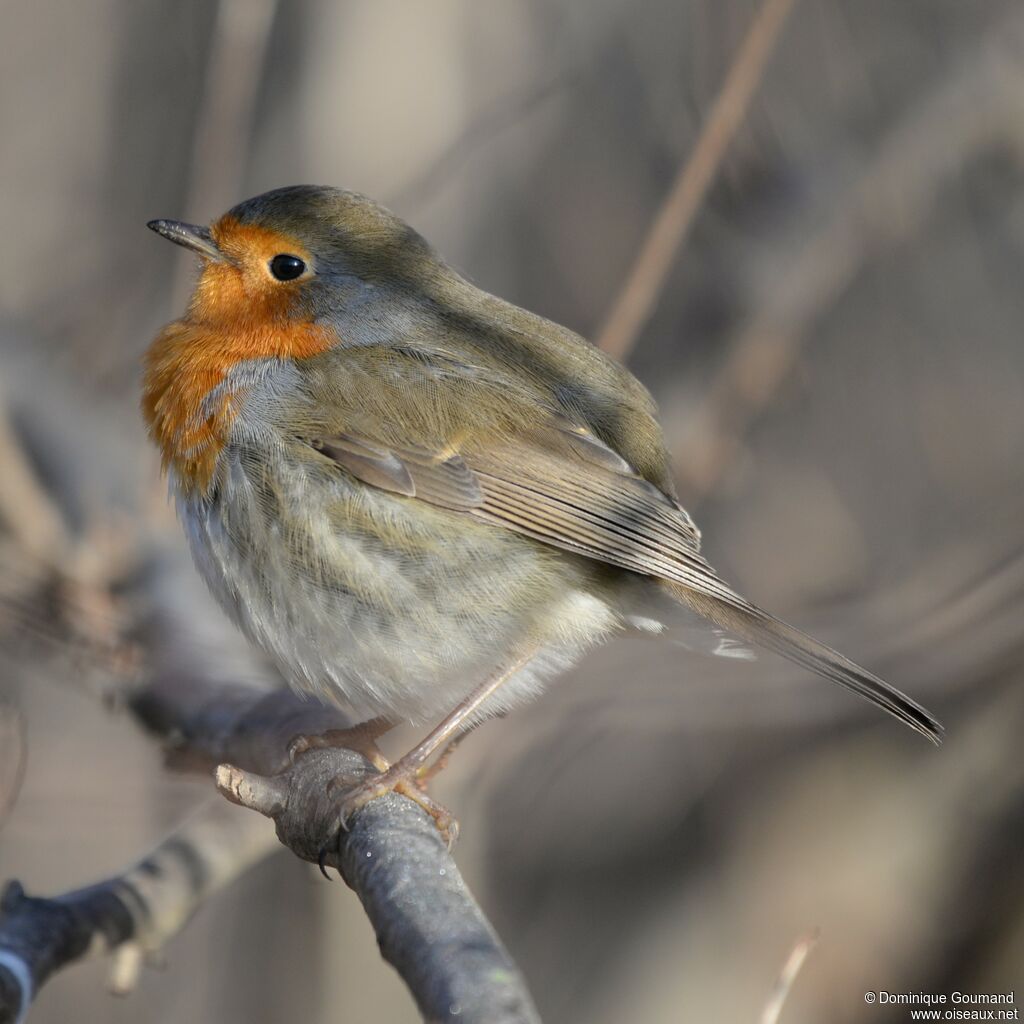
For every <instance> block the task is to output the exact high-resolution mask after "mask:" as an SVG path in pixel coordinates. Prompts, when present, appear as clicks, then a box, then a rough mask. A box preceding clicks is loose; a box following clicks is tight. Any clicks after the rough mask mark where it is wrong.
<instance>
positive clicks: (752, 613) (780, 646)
mask: <svg viewBox="0 0 1024 1024" xmlns="http://www.w3.org/2000/svg"><path fill="white" fill-rule="evenodd" d="M664 586H665V587H666V589H668V590H669V591H670V593H671V594H672V596H673V597H675V598H676V600H678V601H680V602H681V603H682V604H684V605H686V606H687V607H689V608H691V609H693V611H695V612H697V613H698V614H699V615H702V616H704V618H706V619H709V620H710V621H711V622H713V623H714V624H715V625H716V626H719V627H720V628H722V629H725V630H728V631H729V632H731V633H734V634H736V635H737V636H739V637H740V638H741V639H743V640H745V641H747V642H748V643H752V644H756V645H757V646H759V647H764V648H766V649H768V650H770V651H774V652H775V653H776V654H781V655H782V656H783V657H784V658H788V659H789V660H790V661H793V662H796V664H798V665H801V666H803V667H804V668H807V669H810V670H811V671H812V672H816V673H817V674H818V675H820V676H823V677H824V678H825V679H831V680H832V681H833V682H835V683H839V685H840V686H845V687H846V688H847V689H848V690H852V691H853V692H854V693H856V694H858V695H859V696H861V697H863V698H865V699H866V700H869V701H871V702H872V703H873V704H877V705H878V706H879V707H880V708H883V709H884V710H886V711H888V712H889V714H891V715H893V716H894V717H896V718H898V719H899V720H900V721H901V722H905V723H906V724H907V725H909V726H910V728H911V729H914V730H915V731H916V732H919V733H921V735H922V736H926V737H927V738H928V739H929V740H931V741H932V743H935V744H936V745H938V744H939V743H941V742H942V733H943V729H942V725H941V723H940V722H939V721H938V720H937V719H936V718H935V717H934V716H933V715H932V714H931V712H929V711H928V710H926V709H925V708H923V707H921V705H920V704H918V703H916V702H915V701H913V700H911V699H910V698H909V697H908V696H906V694H903V693H900V691H899V690H897V689H895V688H894V687H892V686H890V685H889V684H888V683H887V682H885V681H884V680H882V679H879V678H878V676H876V675H873V674H872V673H870V672H868V671H867V669H863V668H861V667H860V665H857V664H855V663H854V662H852V661H850V659H849V658H845V657H843V655H841V654H839V653H838V652H837V651H833V650H832V648H831V647H826V646H825V644H823V643H820V642H819V641H817V640H815V639H814V638H813V637H810V636H808V635H807V634H806V633H802V632H801V631H800V630H799V629H796V628H795V627H793V626H790V625H789V624H788V623H786V622H783V621H782V620H781V619H777V618H775V617H774V616H773V615H769V614H768V613H767V612H765V611H762V610H761V609H760V608H758V607H756V606H755V605H752V604H750V603H748V602H747V601H745V600H744V599H743V598H740V597H739V596H738V595H737V600H736V602H735V603H733V602H732V601H729V600H725V599H723V598H721V597H715V596H712V595H710V594H707V593H702V592H700V591H697V590H692V589H690V588H689V587H685V586H682V585H681V584H678V583H674V582H669V581H664Z"/></svg>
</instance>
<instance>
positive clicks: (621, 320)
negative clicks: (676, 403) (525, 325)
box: [596, 0, 794, 360]
mask: <svg viewBox="0 0 1024 1024" xmlns="http://www.w3.org/2000/svg"><path fill="white" fill-rule="evenodd" d="M793 4H794V0H763V3H762V4H761V9H760V10H759V11H758V13H757V17H756V18H755V19H754V21H753V23H752V24H751V26H750V28H749V30H748V31H747V35H746V38H745V39H744V40H743V44H742V46H741V47H740V50H739V53H738V54H737V55H736V59H735V60H734V61H733V64H732V67H731V68H730V69H729V74H728V76H727V77H726V80H725V83H724V85H723V86H722V90H721V92H720V93H719V94H718V98H717V99H716V100H715V103H714V105H713V106H712V108H711V113H710V114H709V115H708V119H707V121H706V122H705V124H704V128H703V130H702V132H701V134H700V137H699V138H698V139H697V145H696V146H695V147H694V149H693V152H692V154H691V155H690V158H689V159H688V160H687V161H686V162H685V163H684V164H683V166H682V167H681V169H680V171H679V173H678V175H677V176H676V180H675V182H674V183H673V185H672V188H671V190H670V191H669V194H668V196H667V197H666V198H665V201H664V202H663V203H662V205H661V208H660V209H659V210H658V212H657V214H656V215H655V218H654V220H653V222H652V223H651V227H650V229H649V231H648V233H647V237H646V239H645V240H644V243H643V246H642V247H641V249H640V252H639V254H638V256H637V258H636V262H635V263H634V264H633V269H632V270H631V271H630V273H629V277H628V278H627V279H626V283H625V285H624V286H623V287H622V290H621V291H620V292H619V294H618V297H617V298H616V300H615V303H614V305H613V306H612V309H611V312H610V313H609V314H608V319H607V321H606V322H605V325H604V327H603V329H602V330H601V332H600V334H599V335H598V339H597V342H596V344H597V345H598V347H599V348H601V349H603V350H604V351H605V352H607V353H608V354H609V355H610V356H613V357H614V358H616V359H619V360H624V359H625V358H626V357H627V356H628V355H629V353H630V351H631V350H632V348H633V346H634V345H635V344H636V340H637V338H638V337H639V335H640V332H641V331H642V330H643V328H644V325H645V324H646V323H647V321H648V319H649V318H650V316H651V313H652V312H653V311H654V306H655V303H656V302H657V299H658V295H659V294H660V292H661V289H662V288H663V287H664V285H665V279H666V278H667V277H668V273H669V270H670V269H671V267H672V263H673V261H674V260H675V258H676V254H677V252H678V250H679V247H680V246H681V245H682V243H683V240H684V239H685V238H686V235H687V232H688V231H689V229H690V226H691V224H692V223H693V218H694V215H695V214H696V213H697V210H698V209H699V208H700V204H701V202H702V200H703V199H704V196H705V194H706V193H707V190H708V186H709V185H710V184H711V181H712V179H713V178H714V175H715V171H716V170H717V169H718V165H719V164H720V163H721V161H722V157H723V156H724V154H725V151H726V149H727V148H728V146H729V143H730V142H731V141H732V139H733V136H734V135H735V134H736V130H737V129H738V128H739V126H740V124H741V123H742V122H743V118H744V116H745V114H746V112H747V108H748V106H749V105H750V100H751V98H752V97H753V95H754V93H755V91H756V89H757V86H758V83H759V82H760V81H761V77H762V75H763V74H764V69H765V65H766V64H767V62H768V58H769V57H770V56H771V53H772V50H773V49H774V47H775V42H776V40H777V39H778V36H779V32H780V30H781V29H782V26H783V24H784V22H785V20H786V17H787V15H788V14H789V12H790V10H791V9H792V7H793Z"/></svg>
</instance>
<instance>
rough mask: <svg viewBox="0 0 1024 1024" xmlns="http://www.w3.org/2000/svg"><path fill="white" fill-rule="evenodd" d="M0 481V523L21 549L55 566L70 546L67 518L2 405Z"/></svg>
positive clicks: (0, 420)
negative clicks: (51, 498)
mask: <svg viewBox="0 0 1024 1024" xmlns="http://www.w3.org/2000/svg"><path fill="white" fill-rule="evenodd" d="M0 480H3V486H2V487H0V521H3V523H4V524H5V525H6V526H7V528H8V529H9V530H10V531H11V533H12V534H13V536H14V539H15V541H16V542H17V543H18V544H19V545H20V546H21V547H22V548H24V549H25V550H26V551H27V552H29V553H30V554H32V555H34V556H35V557H37V558H40V559H44V560H45V561H47V562H48V563H51V564H52V563H53V562H55V561H56V560H57V559H59V557H60V553H61V552H62V551H63V550H64V549H65V548H66V547H67V543H68V537H67V530H66V528H65V525H64V517H63V516H62V515H61V513H60V511H59V510H58V508H57V507H56V506H55V505H54V503H53V502H52V501H51V500H50V497H49V495H48V494H47V492H46V490H45V489H44V487H43V486H42V484H41V483H40V482H39V478H38V477H37V475H36V472H35V470H34V469H33V467H32V465H31V464H30V462H29V460H28V458H27V457H26V454H25V449H24V446H23V445H22V444H21V440H20V438H19V437H18V436H17V434H16V433H15V430H14V426H13V424H12V423H11V421H10V418H9V416H8V413H7V409H6V408H5V407H4V406H3V405H2V404H0Z"/></svg>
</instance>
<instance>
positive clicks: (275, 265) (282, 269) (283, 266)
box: [270, 252, 306, 281]
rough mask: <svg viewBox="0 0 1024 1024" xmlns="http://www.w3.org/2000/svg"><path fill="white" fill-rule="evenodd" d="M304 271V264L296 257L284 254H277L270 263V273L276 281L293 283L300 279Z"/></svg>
mask: <svg viewBox="0 0 1024 1024" xmlns="http://www.w3.org/2000/svg"><path fill="white" fill-rule="evenodd" d="M305 271H306V264H305V263H303V261H302V260H300V259H299V257H298V256H289V255H288V253H286V252H281V253H278V254H277V255H276V256H275V257H274V258H273V259H272V260H271V261H270V272H271V273H272V274H273V275H274V277H276V278H277V279H278V281H294V280H295V278H297V277H302V275H303V274H304V273H305Z"/></svg>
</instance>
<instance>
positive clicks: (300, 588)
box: [142, 185, 941, 829]
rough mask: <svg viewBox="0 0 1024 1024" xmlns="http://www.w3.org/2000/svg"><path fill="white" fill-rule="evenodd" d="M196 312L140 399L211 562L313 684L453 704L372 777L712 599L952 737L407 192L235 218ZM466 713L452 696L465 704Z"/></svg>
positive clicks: (387, 704) (208, 247) (293, 678)
mask: <svg viewBox="0 0 1024 1024" xmlns="http://www.w3.org/2000/svg"><path fill="white" fill-rule="evenodd" d="M149 227H151V228H152V229H153V230H154V231H156V232H158V233H159V234H161V235H163V236H164V237H165V238H168V239H170V240H171V241H172V242H176V243H178V244H179V245H183V246H185V247H186V248H188V249H191V250H193V251H194V252H195V253H197V254H198V256H199V257H200V258H201V261H202V263H201V271H200V274H199V278H198V282H197V284H196V287H195V292H194V294H193V296H192V299H191V301H190V303H189V307H188V311H187V312H186V314H185V315H184V316H183V317H182V318H181V319H180V320H175V321H174V322H173V323H171V324H169V325H168V326H167V327H165V328H164V329H163V331H162V332H161V333H160V334H159V335H158V336H157V338H156V340H155V341H154V342H153V344H152V346H151V348H150V349H149V352H148V354H147V356H146V362H145V379H144V398H143V402H142V407H143V410H144V413H145V417H146V421H147V423H148V426H149V432H150V435H151V436H152V438H153V440H154V441H155V442H156V444H157V446H158V447H159V448H160V451H161V453H162V455H163V463H164V465H165V467H166V468H167V470H168V473H169V475H170V481H171V486H172V491H173V493H174V495H175V496H176V501H177V506H178V510H179V514H180V517H181V519H182V521H183V523H184V528H185V532H186V534H187V535H188V539H189V542H190V545H191V548H192V552H193V555H194V557H195V561H196V564H197V566H198V568H199V570H200V572H201V573H202V575H203V577H204V578H205V580H206V582H207V584H208V585H209V587H210V589H211V590H212V591H213V593H214V595H215V596H216V597H217V599H218V600H219V601H220V603H221V604H222V605H223V606H224V608H225V609H226V610H227V612H228V613H229V614H230V616H231V617H232V618H233V619H234V621H235V622H236V623H237V624H238V626H239V627H240V628H241V629H242V630H243V631H244V632H245V634H246V635H247V636H248V637H249V638H250V640H251V641H252V642H253V643H255V644H257V645H258V646H259V647H261V648H262V649H263V650H264V651H266V652H267V653H268V654H269V655H270V656H271V658H272V659H273V660H274V661H275V662H276V663H277V664H278V665H279V666H280V668H281V670H282V672H283V673H284V675H285V677H286V678H287V679H288V680H289V681H290V682H291V684H292V685H293V686H295V687H297V688H299V689H301V690H305V691H311V692H312V693H314V694H316V695H318V696H320V697H323V698H327V699H330V700H336V701H340V702H342V703H343V704H345V705H346V706H348V707H349V709H350V710H351V711H353V712H354V713H355V714H357V715H359V716H363V717H366V718H367V719H371V720H372V721H371V722H370V723H368V725H367V727H366V729H365V730H364V733H365V738H366V739H367V740H368V741H372V739H373V738H375V737H376V736H377V735H379V733H380V732H382V731H384V730H386V729H387V728H388V727H389V726H390V725H393V724H396V723H398V722H399V721H403V720H406V721H423V720H428V719H435V718H438V717H441V718H442V720H441V723H440V725H438V726H437V727H436V728H435V729H434V730H433V731H432V732H431V733H430V734H429V735H428V736H427V738H426V739H425V740H424V741H423V742H422V743H421V744H419V746H417V747H416V748H415V749H414V750H412V751H410V752H409V753H408V754H407V755H405V756H404V757H402V758H401V759H400V760H398V761H396V762H395V763H394V764H393V765H390V766H389V765H387V764H386V762H383V761H382V759H381V758H380V757H379V755H378V754H376V753H375V756H374V759H375V763H377V764H378V765H379V767H381V768H382V772H381V774H379V775H377V776H374V777H373V778H372V779H371V780H370V781H369V782H368V783H365V784H363V785H361V786H359V787H357V788H356V789H355V790H353V791H351V792H350V793H349V794H348V795H347V798H346V801H345V804H344V808H345V813H346V814H351V813H352V812H353V811H354V810H356V809H357V808H358V807H359V806H361V805H362V804H364V803H365V802H366V801H367V800H369V799H372V798H373V797H375V796H378V795H380V794H382V793H384V792H387V791H389V790H393V789H396V790H399V791H402V792H406V793H407V794H409V795H411V796H412V797H413V798H414V799H417V800H419V801H420V802H421V803H422V804H424V806H426V807H427V808H428V809H429V810H431V812H432V813H433V814H434V815H435V817H436V818H438V820H439V823H440V824H441V825H442V827H444V828H448V829H450V828H451V827H452V822H451V820H450V818H449V817H447V816H446V814H445V812H443V810H442V809H440V808H438V807H437V805H435V804H433V803H432V802H431V801H430V800H429V799H428V798H427V797H426V795H425V793H424V792H423V789H422V787H421V786H420V785H419V780H420V779H421V777H422V776H423V775H424V773H425V771H426V766H427V764H428V762H429V760H430V759H431V758H432V757H433V755H435V754H436V753H437V752H438V751H439V750H441V749H442V748H443V747H444V746H445V745H446V744H448V743H449V742H450V741H452V740H453V739H454V738H455V737H456V736H457V735H459V734H460V733H461V732H462V731H463V730H464V729H465V728H466V727H467V726H469V725H472V724H474V723H476V722H478V721H480V720H481V719H482V718H485V717H487V716H489V715H492V714H495V713H498V712H502V711H505V710H507V709H509V708H511V707H513V706H514V705H516V704H519V703H521V702H522V701H525V700H527V699H530V698H533V697H535V696H537V695H538V694H539V693H540V691H541V690H542V688H543V686H544V684H545V682H546V681H547V680H548V679H549V678H550V677H552V676H553V675H556V674H557V673H559V672H561V671H562V670H564V669H565V668H566V667H567V666H569V665H571V664H572V663H573V662H574V661H575V660H576V659H577V658H579V657H580V655H581V654H582V653H583V652H584V651H586V650H587V649H588V648H589V647H591V646H592V645H594V644H596V643H599V642H600V641H602V640H605V639H607V638H608V637H610V636H612V635H613V634H615V633H617V632H619V631H621V630H623V629H627V628H631V627H637V626H639V627H641V628H647V629H655V630H660V629H661V628H662V627H663V625H665V624H668V625H671V621H672V619H673V613H672V611H671V606H676V607H677V608H679V606H681V608H682V609H686V610H687V611H688V612H689V613H690V615H691V617H692V613H696V615H697V616H699V617H700V618H701V619H702V620H706V622H707V625H708V630H709V632H708V635H709V636H710V637H711V640H712V642H713V643H714V644H717V645H718V648H719V650H720V652H722V653H732V652H733V651H734V648H732V647H731V646H730V645H729V644H728V642H726V641H725V640H724V639H723V638H725V637H729V636H731V637H734V638H735V637H738V638H739V640H740V641H741V642H743V643H751V644H754V645H758V646H761V647H765V648H768V649H769V650H771V651H774V652H777V653H779V654H782V655H784V656H785V657H787V658H790V659H792V660H793V661H794V662H797V663H798V664H799V665H802V666H803V667H805V668H807V669H810V670H812V671H814V672H817V673H818V674H820V675H822V676H824V677H825V678H827V679H831V680H832V681H834V682H837V683H840V684H841V685H843V686H845V687H847V688H849V689H850V690H852V691H854V692H855V693H857V694H859V695H860V696H862V697H866V698H867V699H868V700H871V701H873V702H874V703H876V704H878V705H879V706H880V707H882V708H884V709H885V710H886V711H889V712H890V713H891V714H893V715H895V716H896V717H897V718H898V719H900V720H901V721H903V722H905V723H906V724H907V725H909V726H911V728H913V729H916V730H917V731H918V732H920V733H922V734H923V735H924V736H926V737H928V738H929V739H931V740H933V741H935V742H938V741H939V740H940V737H941V726H940V725H939V723H938V722H937V721H936V720H935V718H933V717H932V715H931V714H929V712H928V711H926V710H925V709H924V708H923V707H921V706H920V705H918V704H916V703H915V702H914V701H913V700H911V699H910V698H909V697H907V696H905V695H904V694H902V693H900V692H899V691H898V690H895V689H894V688H893V687H891V686H889V685H888V684H887V683H885V682H883V681H882V680H881V679H879V678H878V677H877V676H875V675H872V673H870V672H868V671H867V670H866V669H863V668H861V667H860V666H858V665H856V664H854V663H853V662H852V661H850V660H848V659H847V658H845V657H843V656H842V655H841V654H838V653H836V652H835V651H833V650H831V649H829V648H828V647H826V646H825V645H823V644H821V643H819V642H818V641H817V640H814V639H812V638H811V637H809V636H807V635H806V634H804V633H802V632H800V631H799V630H797V629H795V628H793V627H792V626H789V625H787V624H786V623H784V622H781V621H780V620H779V619H776V618H774V617H773V616H771V615H769V614H768V613H767V612H764V611H762V610H761V609H760V608H758V607H757V606H756V605H754V604H752V603H751V602H750V601H748V600H747V599H746V598H744V597H742V596H740V595H739V594H738V593H736V591H735V590H733V589H732V588H731V587H730V586H729V585H728V584H726V583H725V582H724V581H723V580H722V579H721V578H720V577H719V576H718V574H717V573H716V572H715V571H714V569H712V568H711V566H710V565H709V564H708V563H707V561H705V559H704V558H703V557H702V555H701V554H700V533H699V532H698V530H697V528H696V527H695V526H694V523H693V521H692V520H691V519H690V517H689V515H687V513H686V511H685V510H684V509H683V508H682V506H681V505H680V504H679V503H678V501H677V500H676V494H675V489H674V487H673V483H672V479H671V476H670V472H669V459H668V455H667V453H666V450H665V445H664V441H663V438H662V433H661V429H660V427H659V426H658V422H657V420H656V418H655V413H656V410H655V406H654V403H653V401H652V399H651V397H650V395H649V394H648V393H647V391H646V390H645V389H644V387H643V386H642V385H641V384H640V383H639V382H638V381H637V380H636V378H634V377H633V376H632V375H631V374H630V373H629V372H628V371H627V370H625V369H624V368H623V367H622V366H620V365H618V364H617V363H615V362H613V361H612V360H611V359H609V358H607V357H606V356H605V355H604V354H602V353H601V352H600V351H599V350H597V349H596V348H594V347H593V346H592V345H590V344H589V343H588V342H587V341H585V340H584V339H583V338H581V337H579V336H578V335H576V334H574V333H573V332H572V331H570V330H567V329H566V328H564V327H560V326H559V325H557V324H554V323H552V322H550V321H548V320H545V319H543V318H542V317H539V316H535V315H534V314H532V313H529V312H527V311H526V310H523V309H520V308H518V307H517V306H514V305H512V304H510V303H508V302H503V301H502V300H501V299H498V298H495V297H494V296H493V295H489V294H487V293H485V292H483V291H481V290H480V289H478V288H476V287H474V286H473V285H472V284H470V283H469V282H468V281H466V280H465V279H464V278H462V277H461V276H459V274H457V273H456V272H455V271H454V270H453V269H452V268H451V267H449V266H448V265H447V264H446V263H445V262H444V260H443V259H441V257H440V256H439V255H438V254H437V253H436V252H435V251H434V250H433V249H432V248H431V247H430V245H428V243H427V242H426V241H425V240H424V239H423V238H422V237H421V236H420V235H418V234H417V233H416V232H415V231H414V230H413V229H412V228H410V227H409V226H408V225H407V224H405V223H404V222H403V221H402V220H400V219H399V218H398V217H396V216H395V215H394V214H392V213H390V212H389V211H387V210H385V209H384V208H383V207H381V206H379V205H378V204H377V203H375V202H373V201H372V200H370V199H367V198H365V197H364V196H360V195H357V194H355V193H353V192H348V191H343V190H341V189H335V188H322V187H316V186H309V185H300V186H296V187H292V188H282V189H277V190H276V191H273V192H267V193H265V194H264V195H261V196H257V197H256V198H255V199H249V200H247V201H246V202H243V203H241V204H240V205H238V206H236V207H235V208H234V209H232V210H230V211H229V212H228V213H226V214H225V215H224V216H223V217H221V218H220V219H219V220H217V221H215V222H214V223H213V225H212V226H211V227H210V228H205V227H196V226H193V225H189V224H183V223H180V222H177V221H168V220H156V221H152V222H151V223H150V224H149ZM442 716H443V717H442Z"/></svg>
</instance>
